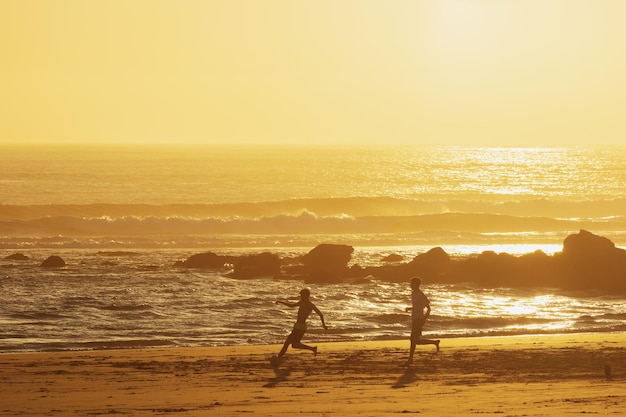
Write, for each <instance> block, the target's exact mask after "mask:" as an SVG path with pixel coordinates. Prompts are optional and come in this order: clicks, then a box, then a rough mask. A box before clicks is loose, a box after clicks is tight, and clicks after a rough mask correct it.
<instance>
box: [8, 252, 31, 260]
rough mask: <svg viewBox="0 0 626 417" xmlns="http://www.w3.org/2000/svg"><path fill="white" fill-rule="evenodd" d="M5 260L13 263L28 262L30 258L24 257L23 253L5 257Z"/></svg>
mask: <svg viewBox="0 0 626 417" xmlns="http://www.w3.org/2000/svg"><path fill="white" fill-rule="evenodd" d="M4 259H7V260H11V261H27V260H28V259H30V258H29V257H28V256H26V255H24V254H23V253H14V254H13V255H9V256H7V257H5V258H4Z"/></svg>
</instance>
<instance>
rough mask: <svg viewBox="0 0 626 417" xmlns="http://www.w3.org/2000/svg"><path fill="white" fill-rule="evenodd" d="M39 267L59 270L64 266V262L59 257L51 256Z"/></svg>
mask: <svg viewBox="0 0 626 417" xmlns="http://www.w3.org/2000/svg"><path fill="white" fill-rule="evenodd" d="M41 266H43V267H46V268H60V267H63V266H65V261H64V260H63V258H61V257H60V256H57V255H51V256H48V257H47V258H46V259H45V260H44V261H43V262H42V263H41Z"/></svg>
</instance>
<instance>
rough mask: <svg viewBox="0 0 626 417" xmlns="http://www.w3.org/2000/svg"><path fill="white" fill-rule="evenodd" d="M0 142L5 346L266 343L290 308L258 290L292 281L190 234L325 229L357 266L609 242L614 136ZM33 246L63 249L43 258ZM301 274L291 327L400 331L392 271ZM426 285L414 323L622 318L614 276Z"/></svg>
mask: <svg viewBox="0 0 626 417" xmlns="http://www.w3.org/2000/svg"><path fill="white" fill-rule="evenodd" d="M1 148H2V149H1V152H0V196H1V201H0V267H1V268H0V290H1V291H0V351H3V352H13V351H32V350H36V351H37V350H74V349H78V350H80V349H105V348H134V347H144V346H172V347H173V346H213V345H239V344H271V343H282V341H283V340H284V337H285V336H286V334H287V333H288V331H289V330H290V328H291V326H292V325H293V322H294V319H295V311H294V310H293V309H289V308H287V307H283V306H277V305H275V304H274V301H275V300H276V298H279V297H296V296H297V295H298V291H299V289H300V288H301V287H302V286H303V285H304V283H303V282H301V281H297V280H287V279H285V280H280V279H270V278H267V277H266V278H258V279H252V280H237V279H233V278H229V277H228V275H227V273H226V272H227V271H211V270H194V269H185V268H180V267H176V266H175V263H176V262H177V261H182V260H185V259H186V258H188V257H189V256H191V255H193V254H196V253H201V252H207V251H212V252H215V253H218V254H225V255H226V254H228V255H245V254H254V253H260V252H265V251H270V252H273V253H276V254H278V255H279V256H281V257H294V256H297V255H301V254H304V253H306V252H308V251H310V250H311V249H312V248H314V247H315V246H316V245H318V244H320V243H341V244H348V245H351V246H353V247H354V248H355V251H354V254H353V259H352V261H351V263H354V264H359V265H362V266H367V265H379V264H380V263H381V262H383V261H382V260H383V258H384V257H385V256H387V255H389V254H399V255H401V256H403V258H404V259H405V260H406V261H409V260H411V259H412V258H413V257H414V256H416V255H418V254H420V253H424V252H425V251H427V250H429V249H431V248H433V247H441V248H443V249H444V250H445V251H446V252H447V253H449V254H450V255H451V256H473V255H476V254H478V253H481V252H482V251H484V250H494V251H496V252H508V253H511V254H514V255H518V254H524V253H529V252H533V251H535V250H542V251H544V252H545V253H547V254H554V253H555V252H558V251H560V250H561V248H562V243H563V240H564V239H565V238H566V237H567V236H568V235H570V234H573V233H577V232H578V231H579V230H581V229H585V230H588V231H590V232H592V233H594V234H597V235H600V236H604V237H607V238H609V239H611V240H612V241H613V242H614V243H615V245H616V246H618V247H621V248H625V247H626V197H625V196H624V190H626V169H624V168H625V167H626V148H620V147H617V148H579V147H571V148H563V147H560V148H508V147H502V148H491V147H489V148H485V147H447V146H426V147H418V146H415V147H409V146H396V145H394V146H387V147H365V146H364V147H361V148H354V147H351V148H348V147H341V146H335V147H321V146H308V147H303V146H300V147H297V146H211V147H209V146H206V147H192V146H182V145H181V146H177V147H174V146H171V147H166V146H150V147H139V146H86V145H85V146H81V145H74V146H51V145H47V146H43V145H42V146H39V147H33V146H30V147H27V146H20V145H13V146H8V145H4V146H2V147H1ZM15 253H22V254H24V255H25V256H26V257H27V259H26V260H12V259H7V257H8V256H9V255H13V254H15ZM50 255H58V256H61V257H62V258H63V259H64V260H65V262H66V266H65V267H63V268H58V269H48V268H41V267H40V266H39V265H40V263H41V262H42V261H43V260H44V259H45V258H47V257H48V256H50ZM503 278H505V277H503ZM503 281H504V280H503ZM309 286H310V287H311V290H312V297H313V299H314V301H315V302H316V304H317V305H318V307H319V308H320V309H321V310H322V311H323V312H324V314H325V318H326V321H327V324H328V325H329V330H328V331H324V330H322V328H321V323H319V320H317V318H316V317H311V319H310V326H309V328H310V330H309V332H308V333H307V336H306V337H305V342H311V343H314V342H316V341H319V342H322V341H346V340H387V339H390V340H391V339H402V338H407V337H408V332H409V329H408V325H409V320H410V317H409V315H408V314H407V313H405V312H404V307H406V306H408V305H409V304H410V289H409V286H408V283H406V284H404V283H391V282H385V281H382V280H378V279H376V278H375V277H374V279H372V280H371V281H369V282H364V283H359V284H316V285H309ZM423 288H424V291H425V292H426V294H427V295H428V296H429V298H430V299H431V302H432V306H433V313H432V316H431V319H430V320H429V322H428V324H427V327H426V328H425V334H426V335H428V336H429V337H431V336H432V337H438V338H444V339H445V338H446V337H458V336H493V335H506V334H516V335H517V334H522V335H529V336H531V335H535V334H543V333H567V332H615V331H624V330H626V329H625V326H624V324H623V323H624V318H626V307H624V306H625V305H626V294H605V293H601V292H598V291H588V292H585V293H571V292H569V293H568V292H565V291H562V290H559V289H555V288H525V289H518V288H506V287H502V288H489V289H487V288H480V287H478V286H476V285H474V284H473V283H472V282H467V283H463V284H462V285H461V284H458V285H447V286H443V285H435V284H429V283H428V282H425V283H424V286H423ZM442 346H443V345H442Z"/></svg>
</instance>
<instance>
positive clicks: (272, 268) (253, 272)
mask: <svg viewBox="0 0 626 417" xmlns="http://www.w3.org/2000/svg"><path fill="white" fill-rule="evenodd" d="M280 265H281V262H280V258H279V257H278V255H276V254H274V253H270V252H263V253H260V254H257V255H247V256H241V257H239V258H238V259H237V260H236V261H235V263H234V268H233V272H232V274H231V276H232V277H233V278H244V279H246V278H260V277H267V276H271V277H278V276H279V275H280V272H281V271H280Z"/></svg>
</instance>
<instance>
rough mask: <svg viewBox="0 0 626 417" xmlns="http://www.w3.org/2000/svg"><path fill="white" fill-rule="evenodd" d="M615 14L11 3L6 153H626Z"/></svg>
mask: <svg viewBox="0 0 626 417" xmlns="http://www.w3.org/2000/svg"><path fill="white" fill-rule="evenodd" d="M624 16H626V2H625V1H621V0H549V1H546V0H507V1H502V0H424V1H408V0H407V1H402V0H398V1H392V2H388V1H382V0H369V1H368V0H359V1H356V0H353V1H348V0H321V1H308V2H307V1H292V0H272V1H264V2H256V1H242V0H225V1H219V0H212V1H199V0H198V1H194V0H189V1H173V0H133V1H126V0H123V1H122V0H110V1H84V0H61V1H44V0H32V1H22V0H4V1H2V2H0V51H1V54H2V55H1V56H2V65H1V66H0V89H1V90H2V92H3V93H2V99H1V100H0V143H24V142H37V143H60V142H80V143H201V144H211V143H258V144H266V143H293V144H308V143H316V144H317V143H344V144H376V143H382V144H393V143H411V144H429V143H436V144H459V145H464V144H477V145H496V146H537V145H540V146H543V145H570V144H574V145H576V144H622V143H623V141H624V134H625V133H626V125H625V121H624V117H623V115H624V114H626V77H625V76H624V74H626V42H624V39H626V26H625V25H623V18H624Z"/></svg>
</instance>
